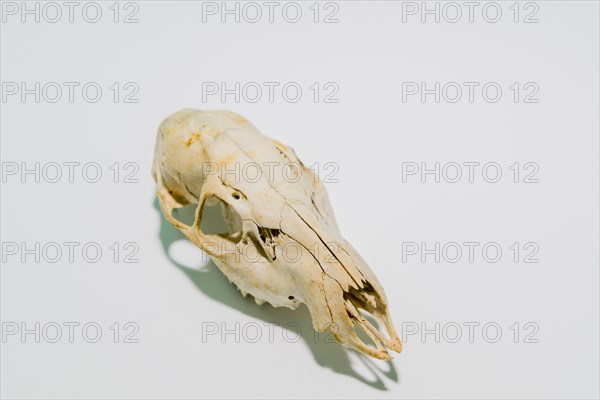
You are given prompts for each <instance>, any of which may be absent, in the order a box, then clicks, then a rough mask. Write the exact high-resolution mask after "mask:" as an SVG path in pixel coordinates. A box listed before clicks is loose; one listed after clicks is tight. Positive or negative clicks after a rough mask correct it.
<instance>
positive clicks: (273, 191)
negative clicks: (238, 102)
mask: <svg viewBox="0 0 600 400" xmlns="http://www.w3.org/2000/svg"><path fill="white" fill-rule="evenodd" d="M236 171H237V173H236ZM241 171H246V174H245V173H242V172H241ZM248 171H251V172H252V174H251V176H248V174H249V172H248ZM290 171H292V172H290ZM152 175H153V177H154V179H155V181H156V183H157V196H158V200H159V203H160V207H161V210H162V212H163V214H164V216H165V218H166V219H167V221H169V223H171V224H172V225H173V226H175V227H176V228H177V229H179V230H180V231H181V232H183V234H184V235H185V236H186V237H187V238H188V239H189V240H190V241H191V242H193V243H194V244H195V245H197V246H198V247H200V248H201V249H202V250H203V251H204V252H205V253H207V254H208V255H209V256H210V257H211V258H212V259H213V261H214V262H215V264H216V265H217V266H218V267H219V269H220V270H221V272H222V273H223V274H225V276H226V277H227V279H228V280H229V281H230V282H233V283H234V284H235V285H236V286H237V287H238V289H239V290H240V292H241V294H242V295H243V296H244V297H245V296H246V295H247V294H250V295H252V296H253V297H254V299H255V301H256V303H257V304H258V305H261V304H263V303H265V302H268V303H269V304H271V305H272V306H274V307H288V308H291V309H295V308H297V307H298V306H299V305H300V304H305V305H306V306H307V307H308V310H309V311H310V313H311V317H312V320H313V326H314V328H315V329H316V330H317V331H319V332H323V331H325V330H330V331H331V332H332V333H333V335H334V336H335V337H336V339H337V340H338V341H339V342H340V343H341V344H343V345H344V346H347V347H350V348H352V349H354V350H357V351H359V352H361V353H363V354H365V355H368V356H371V357H374V358H378V359H382V360H389V359H390V358H391V355H390V354H389V352H388V351H387V350H388V349H389V350H393V351H395V352H398V353H399V352H400V351H401V350H402V343H401V341H400V338H399V337H398V335H397V333H396V330H395V328H394V325H393V323H392V319H391V315H390V312H389V307H388V300H387V297H386V294H385V292H384V290H383V287H382V286H381V284H380V283H379V281H378V280H377V278H376V277H375V274H374V273H373V271H372V270H371V269H370V268H369V266H368V264H367V263H366V261H365V260H364V259H363V258H362V257H361V256H360V255H359V254H358V253H357V252H356V250H355V249H354V248H353V247H352V246H351V245H350V243H348V242H347V241H346V240H345V239H344V238H343V237H342V235H341V233H340V231H339V228H338V224H337V222H336V220H335V217H334V214H333V209H332V207H331V204H330V202H329V198H328V196H327V191H326V189H325V186H324V185H323V183H322V182H320V181H319V179H318V178H317V177H316V176H315V174H314V173H313V171H311V170H310V169H309V168H307V167H306V166H305V165H304V164H302V162H301V161H300V159H299V158H298V157H297V155H296V153H295V152H294V150H293V149H292V148H291V147H289V146H286V145H284V144H282V143H280V142H278V141H276V140H273V139H270V138H268V137H267V136H265V135H263V134H262V133H260V132H259V130H258V129H257V128H256V127H254V125H252V124H251V123H250V122H249V121H248V120H246V119H245V118H244V117H242V116H240V115H238V114H235V113H233V112H229V111H202V110H193V109H185V110H181V111H179V112H177V113H175V114H173V115H171V116H169V117H168V118H166V119H165V120H164V121H163V122H162V124H161V125H160V127H159V129H158V134H157V140H156V147H155V153H154V162H153V165H152ZM217 203H220V204H221V212H222V213H223V217H224V220H225V221H226V223H227V227H228V229H227V232H226V233H220V234H206V233H204V232H203V231H202V229H201V221H202V217H203V208H204V206H205V205H206V204H217ZM189 204H195V205H196V207H197V208H196V215H195V220H194V223H193V224H192V225H186V224H184V223H183V222H181V221H179V220H177V219H176V218H174V217H173V210H174V209H177V208H181V207H184V206H186V205H189ZM360 309H362V310H363V311H365V312H367V313H370V314H371V315H372V316H373V317H374V319H375V320H376V321H377V322H378V324H379V325H381V328H379V327H377V326H375V325H374V324H373V323H371V322H370V321H369V320H368V319H367V318H365V316H364V315H363V313H362V312H361V311H360ZM357 328H358V329H360V330H361V331H362V332H363V333H364V334H365V335H366V336H367V337H369V338H370V339H371V341H372V342H373V344H374V346H373V345H370V344H368V343H365V342H364V341H362V340H361V339H360V337H359V336H358V335H357V333H356V329H357ZM384 328H385V332H386V333H387V336H386V335H385V334H384V331H383V329H384Z"/></svg>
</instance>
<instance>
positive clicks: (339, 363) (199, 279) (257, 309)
mask: <svg viewBox="0 0 600 400" xmlns="http://www.w3.org/2000/svg"><path fill="white" fill-rule="evenodd" d="M154 208H155V210H156V211H157V213H158V215H159V218H160V231H159V237H160V241H161V243H162V247H163V251H164V253H165V255H166V257H167V258H168V259H169V261H170V262H171V263H172V264H173V265H174V266H175V267H177V268H178V269H179V270H180V271H182V272H183V273H184V274H185V275H186V276H187V277H188V278H189V279H190V280H191V281H192V282H193V283H194V285H196V287H197V288H198V290H200V291H201V292H202V293H204V294H205V295H207V296H208V297H210V298H211V299H213V300H216V301H218V302H220V303H223V304H226V305H227V306H229V307H231V308H234V309H236V310H238V311H241V312H243V313H244V314H246V315H248V316H251V317H252V318H255V319H258V320H262V321H264V322H267V323H272V324H275V325H279V326H281V327H283V328H284V329H286V328H285V327H286V326H290V325H292V326H296V327H297V326H299V327H300V332H298V331H297V330H294V328H292V329H291V330H290V331H291V333H290V336H292V337H293V336H294V335H297V334H298V333H300V334H301V335H302V339H303V341H304V342H305V343H306V345H307V346H308V348H309V349H310V351H311V352H312V354H313V357H314V359H315V361H316V362H317V364H319V365H320V366H321V367H325V368H329V369H331V370H332V371H334V372H336V373H338V374H343V375H347V376H350V377H352V378H354V379H357V380H358V381H360V382H363V383H364V384H366V385H369V386H371V387H373V388H375V389H378V390H388V389H387V387H386V386H385V384H384V382H383V380H382V379H381V378H382V377H383V376H385V377H387V379H389V380H391V381H393V382H396V383H398V382H399V377H398V373H397V372H396V368H395V367H394V364H393V363H392V362H390V361H387V362H385V363H384V362H380V361H374V360H372V359H371V358H369V357H367V356H365V355H363V354H361V353H358V352H355V351H354V350H350V349H346V348H345V347H343V346H342V345H340V344H339V343H337V341H335V339H334V338H333V335H331V334H329V333H316V332H315V331H314V330H313V329H312V322H311V317H310V313H309V311H308V309H307V308H306V306H304V305H302V306H301V307H299V308H298V309H297V310H290V309H288V308H285V307H279V308H274V307H271V306H270V305H269V304H268V303H266V304H264V305H262V306H259V305H257V304H256V303H255V302H254V300H253V298H252V296H247V298H244V297H243V296H242V295H241V294H240V292H239V291H238V290H237V289H236V286H235V285H233V284H231V283H229V282H228V280H227V278H226V277H225V275H223V274H222V273H221V271H219V268H218V267H217V266H216V265H215V263H214V262H213V261H212V260H210V261H209V262H208V263H207V264H206V265H205V266H204V267H203V268H202V269H200V270H196V269H191V268H187V267H185V266H183V265H181V264H180V263H178V262H177V261H175V260H174V259H173V258H172V257H171V256H170V253H169V248H170V246H171V244H172V243H173V242H175V241H178V240H187V239H186V238H185V236H184V235H183V234H182V233H181V232H180V231H179V230H177V229H176V228H175V227H173V226H172V225H171V224H170V223H169V222H168V221H167V220H166V219H165V218H164V216H163V215H162V212H161V210H160V206H159V204H158V200H157V199H155V200H154ZM217 210H218V209H217V208H215V211H213V212H216V211H217ZM207 211H208V210H207ZM175 213H179V214H177V215H176V217H177V219H180V220H182V221H189V220H190V219H191V220H193V210H192V209H191V208H190V209H180V210H176V211H175ZM182 214H187V215H182ZM218 219H219V217H218V216H216V215H210V214H208V213H207V214H206V215H203V221H202V226H203V230H204V224H205V223H206V221H208V224H209V225H210V221H211V220H215V221H216V220H218ZM349 352H353V353H354V354H355V355H357V358H358V359H360V360H361V362H362V363H363V364H364V366H365V367H366V368H367V369H368V370H369V371H370V372H371V375H372V376H373V377H375V378H374V379H368V378H367V377H365V376H363V375H361V374H360V373H359V372H357V371H356V370H355V369H354V368H353V367H352V362H351V359H350V358H349ZM379 363H384V364H386V366H387V369H385V370H384V369H382V368H380V366H379V365H377V364H379Z"/></svg>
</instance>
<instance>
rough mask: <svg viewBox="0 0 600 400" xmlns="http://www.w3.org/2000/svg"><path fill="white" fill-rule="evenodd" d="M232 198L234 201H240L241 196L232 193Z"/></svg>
mask: <svg viewBox="0 0 600 400" xmlns="http://www.w3.org/2000/svg"><path fill="white" fill-rule="evenodd" d="M231 197H233V198H234V199H236V200H239V199H240V195H239V194H237V193H231Z"/></svg>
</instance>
